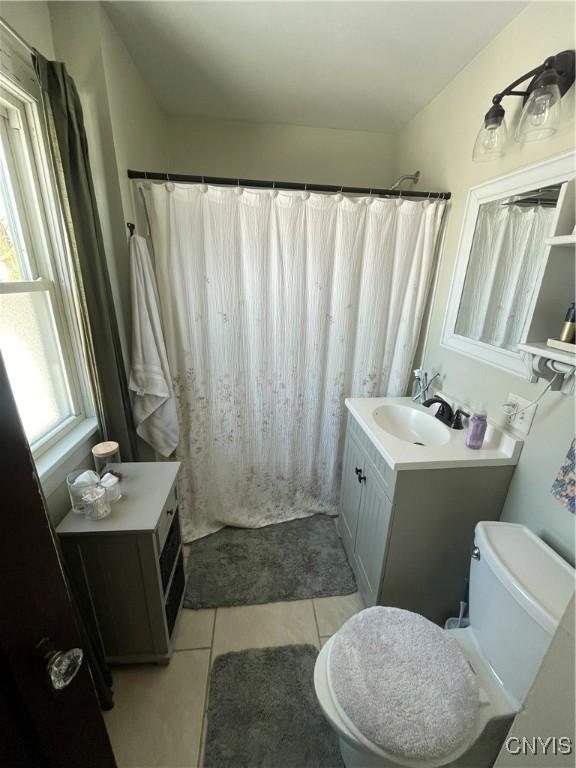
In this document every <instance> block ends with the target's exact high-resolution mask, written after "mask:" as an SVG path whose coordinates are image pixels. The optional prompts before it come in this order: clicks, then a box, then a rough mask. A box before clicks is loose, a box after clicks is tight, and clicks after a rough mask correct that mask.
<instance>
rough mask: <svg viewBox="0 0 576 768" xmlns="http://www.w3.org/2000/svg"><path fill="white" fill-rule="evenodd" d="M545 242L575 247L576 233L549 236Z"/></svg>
mask: <svg viewBox="0 0 576 768" xmlns="http://www.w3.org/2000/svg"><path fill="white" fill-rule="evenodd" d="M544 242H545V243H546V245H551V246H552V245H554V246H562V247H564V248H569V247H572V248H574V246H576V235H555V236H554V237H548V238H547V239H546V240H545V241H544Z"/></svg>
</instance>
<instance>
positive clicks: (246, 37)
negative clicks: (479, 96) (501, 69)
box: [106, 0, 527, 131]
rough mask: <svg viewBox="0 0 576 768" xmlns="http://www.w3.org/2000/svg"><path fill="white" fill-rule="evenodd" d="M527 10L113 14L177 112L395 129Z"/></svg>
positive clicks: (321, 7) (128, 7) (242, 9)
mask: <svg viewBox="0 0 576 768" xmlns="http://www.w3.org/2000/svg"><path fill="white" fill-rule="evenodd" d="M526 5H527V3H525V2H467V1H466V0H460V2H436V1H435V0H428V1H427V2H411V0H403V2H242V1H241V0H240V1H236V2H181V1H180V2H172V1H170V0H169V1H166V0H164V1H163V2H160V1H159V0H156V1H155V2H122V1H118V0H117V1H116V2H111V3H107V4H106V8H107V11H108V13H109V16H110V18H111V19H112V22H113V23H114V25H115V27H116V28H117V30H118V32H119V33H120V35H121V36H122V38H123V39H124V41H125V43H126V45H127V47H128V49H129V50H130V52H131V54H132V56H133V58H134V60H135V62H136V64H137V66H138V68H139V69H140V71H141V73H142V74H143V75H144V77H145V78H146V80H147V81H148V83H149V84H150V86H151V88H152V91H153V93H154V95H155V96H156V99H157V100H158V102H159V103H160V105H161V106H162V107H163V108H164V109H165V110H166V111H167V112H169V113H171V114H178V115H195V116H204V117H217V118H225V119H233V120H249V121H256V122H263V123H292V124H297V125H310V126H321V127H329V128H344V129H349V130H368V131H395V130H397V129H398V128H400V127H402V126H403V125H405V124H406V123H407V122H408V121H409V120H410V119H411V118H412V117H413V116H414V115H415V114H416V113H417V112H418V111H419V110H420V109H421V108H422V107H423V106H425V105H426V104H427V103H428V102H429V101H430V100H431V99H432V98H433V97H434V96H435V95H436V94H437V93H439V92H440V91H441V90H442V88H443V87H444V86H445V85H446V84H447V83H448V82H449V81H450V80H451V79H452V78H454V77H455V75H456V74H457V73H458V72H459V71H460V70H461V69H462V68H463V67H464V66H465V65H466V64H467V63H468V62H469V61H470V60H471V59H472V58H473V57H474V56H475V55H476V54H477V53H478V52H479V51H480V50H481V49H482V48H483V47H484V46H485V45H486V44H487V43H488V42H489V41H490V40H491V39H492V38H493V37H495V36H496V35H497V34H498V32H499V31H500V30H501V29H502V28H503V27H504V26H505V25H506V24H508V22H510V21H511V20H512V18H514V16H516V15H517V14H518V13H519V12H520V11H521V10H522V8H524V7H525V6H526ZM504 85H505V83H504Z"/></svg>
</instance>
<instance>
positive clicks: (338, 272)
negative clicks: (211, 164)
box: [141, 183, 445, 540]
mask: <svg viewBox="0 0 576 768" xmlns="http://www.w3.org/2000/svg"><path fill="white" fill-rule="evenodd" d="M141 188H142V190H143V194H144V198H145V201H146V206H147V209H148V217H149V223H150V230H151V237H152V242H153V246H154V254H155V268H156V275H157V282H158V288H159V293H160V303H161V310H162V316H163V325H164V332H165V335H166V346H167V351H168V358H169V363H170V368H171V372H172V376H173V379H174V390H175V393H176V399H177V409H178V416H179V423H180V435H181V438H180V445H179V447H178V449H177V457H178V459H179V460H180V461H182V462H183V470H182V473H181V481H180V493H181V509H182V523H183V529H184V536H185V539H186V540H192V539H194V538H197V537H200V536H203V535H206V534H208V533H211V532H213V531H216V530H218V529H219V528H221V527H222V526H224V525H233V526H243V527H259V526H263V525H268V524H270V523H278V522H282V521H285V520H290V519H294V518H298V517H305V516H307V515H310V514H313V513H316V512H326V513H334V512H335V511H336V508H337V502H338V490H339V463H340V458H341V448H342V438H343V430H344V425H345V407H344V398H345V397H347V396H350V395H354V396H360V397H368V396H374V395H401V394H403V393H404V392H405V390H406V386H407V383H408V380H409V374H410V366H411V363H412V359H413V355H414V351H415V345H416V343H417V339H418V335H419V331H420V326H421V320H422V314H423V308H424V303H425V299H426V294H427V291H428V288H429V285H430V281H431V275H432V266H433V259H434V251H435V246H436V242H437V238H438V232H439V229H440V224H441V219H442V213H443V209H444V206H445V204H444V203H443V202H440V201H435V202H433V201H428V200H425V201H423V202H412V201H408V200H398V199H394V200H388V199H372V198H349V197H345V196H342V195H321V194H310V193H306V192H304V193H303V192H287V191H276V190H254V189H242V188H240V189H235V188H226V187H212V186H209V187H207V186H204V185H188V184H173V183H167V184H147V183H143V184H142V186H141Z"/></svg>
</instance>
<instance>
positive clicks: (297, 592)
mask: <svg viewBox="0 0 576 768" xmlns="http://www.w3.org/2000/svg"><path fill="white" fill-rule="evenodd" d="M187 570H188V583H187V586H186V596H185V598H184V605H185V607H186V608H220V607H224V606H229V605H257V604H259V603H274V602H277V601H280V600H304V599H305V598H309V597H327V596H331V595H349V594H351V593H352V592H356V589H357V587H356V582H355V580H354V574H353V573H352V569H351V568H350V566H349V564H348V560H347V558H346V553H345V552H344V548H343V547H342V544H341V543H340V539H339V538H338V533H337V532H336V526H335V524H334V519H333V518H331V517H328V516H327V515H314V516H313V517H306V518H303V519H301V520H291V521H290V522H288V523H279V524H278V525H268V526H266V527H265V528H256V529H253V528H250V529H249V528H223V529H222V530H221V531H218V532H217V533H213V534H211V535H210V536H206V537H205V538H203V539H198V540H197V541H195V542H193V543H192V544H191V545H190V552H189V555H188V565H187Z"/></svg>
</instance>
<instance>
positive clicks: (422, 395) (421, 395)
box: [412, 371, 440, 405]
mask: <svg viewBox="0 0 576 768" xmlns="http://www.w3.org/2000/svg"><path fill="white" fill-rule="evenodd" d="M414 373H417V372H416V371H414ZM439 376H440V374H439V373H435V374H434V375H433V376H432V378H431V379H427V374H424V381H423V380H422V379H420V378H418V377H417V381H419V382H420V389H419V390H418V392H417V393H416V394H415V395H414V397H413V398H412V402H413V403H416V402H418V403H422V404H424V405H425V403H424V400H425V399H426V395H427V394H428V390H429V389H430V385H431V384H432V382H433V381H434V380H435V379H437V378H438V377H439Z"/></svg>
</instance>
